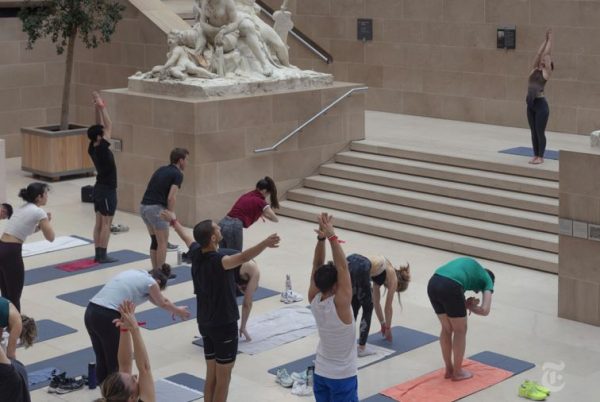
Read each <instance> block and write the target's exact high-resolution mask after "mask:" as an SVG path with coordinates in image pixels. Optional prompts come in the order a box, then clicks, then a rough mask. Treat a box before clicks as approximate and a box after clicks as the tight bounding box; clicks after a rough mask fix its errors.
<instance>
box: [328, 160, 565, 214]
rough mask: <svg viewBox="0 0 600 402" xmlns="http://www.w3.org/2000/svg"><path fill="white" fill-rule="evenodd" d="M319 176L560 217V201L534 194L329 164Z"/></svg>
mask: <svg viewBox="0 0 600 402" xmlns="http://www.w3.org/2000/svg"><path fill="white" fill-rule="evenodd" d="M319 173H320V174H322V175H325V176H333V177H339V178H343V179H349V180H356V181H361V182H365V183H371V184H378V185H383V186H389V187H393V188H401V189H407V190H412V191H418V192H422V193H428V194H436V195H440V196H445V197H451V198H457V199H463V200H469V201H475V202H481V203H484V204H491V205H499V206H504V207H509V208H515V209H521V210H525V211H533V212H539V213H544V214H551V215H558V200H557V199H555V198H551V197H544V196H539V195H533V194H525V193H519V192H514V191H509V190H502V189H494V188H489V187H481V186H475V185H472V184H465V183H456V182H449V181H445V180H440V179H433V178H428V177H420V176H413V175H408V174H404V173H396V172H389V171H383V170H378V169H372V168H367V167H360V166H353V165H346V164H341V163H328V164H325V165H322V166H321V168H320V169H319Z"/></svg>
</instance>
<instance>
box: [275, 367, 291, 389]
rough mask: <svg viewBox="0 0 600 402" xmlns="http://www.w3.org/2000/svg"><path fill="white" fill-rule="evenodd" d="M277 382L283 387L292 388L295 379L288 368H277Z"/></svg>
mask: <svg viewBox="0 0 600 402" xmlns="http://www.w3.org/2000/svg"><path fill="white" fill-rule="evenodd" d="M275 382H276V383H277V384H279V385H281V386H282V387H283V388H291V387H292V386H293V385H294V380H292V377H290V375H289V374H288V372H287V370H286V369H278V370H277V378H275Z"/></svg>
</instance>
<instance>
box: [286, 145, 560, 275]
mask: <svg viewBox="0 0 600 402" xmlns="http://www.w3.org/2000/svg"><path fill="white" fill-rule="evenodd" d="M318 173H319V174H318V175H316V176H311V177H308V178H306V179H304V183H303V187H301V188H297V189H294V190H290V191H289V192H288V193H287V197H286V198H287V199H286V200H285V201H283V202H282V203H281V210H280V211H279V214H281V215H285V216H290V217H294V218H299V219H304V220H310V221H314V220H315V217H316V215H317V214H318V213H320V212H321V211H323V210H327V211H330V212H332V213H333V214H334V216H335V217H336V223H337V225H338V226H339V227H342V228H345V229H350V230H355V231H359V232H365V233H370V234H375V235H379V236H384V237H389V238H392V239H396V240H400V241H404V242H409V243H415V244H420V245H423V246H428V247H433V248H438V249H442V250H448V251H452V252H454V253H458V254H464V255H471V256H474V257H481V258H486V259H490V260H495V261H501V262H505V263H508V264H512V265H517V266H523V267H527V268H533V269H537V270H542V271H547V272H552V273H557V271H558V235H557V233H558V218H557V215H558V173H557V172H551V171H547V170H540V169H536V168H534V167H529V166H515V165H508V164H503V163H499V162H487V161H484V160H477V159H470V158H464V157H454V156H451V155H444V154H439V153H430V152H425V151H423V150H419V149H417V148H410V147H399V146H396V145H389V144H384V143H377V142H373V141H368V140H363V141H358V142H354V143H352V145H351V147H350V150H349V151H344V152H340V153H338V154H337V155H336V157H335V159H334V161H333V162H331V163H327V164H325V165H323V166H321V167H320V169H319V172H318Z"/></svg>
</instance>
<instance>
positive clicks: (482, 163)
mask: <svg viewBox="0 0 600 402" xmlns="http://www.w3.org/2000/svg"><path fill="white" fill-rule="evenodd" d="M351 149H352V150H353V151H360V152H367V153H373V154H378V155H385V156H393V157H397V158H404V159H413V160H418V161H427V162H433V163H439V164H443V165H449V166H460V167H464V168H471V169H478V170H485V171H491V172H499V173H505V174H511V175H517V176H523V177H534V178H538V179H544V180H551V181H558V172H557V171H551V170H545V169H543V167H542V166H539V165H536V166H533V165H528V164H523V165H515V164H513V163H510V164H509V163H501V162H498V161H489V160H485V159H482V158H480V159H478V158H477V157H476V156H469V157H468V158H467V157H461V156H457V155H456V154H451V153H444V150H443V149H442V150H439V149H436V148H435V147H432V150H431V151H423V148H418V147H412V146H410V145H402V146H401V147H400V146H397V145H394V144H389V143H385V142H378V141H371V140H361V141H354V142H353V143H352V145H351Z"/></svg>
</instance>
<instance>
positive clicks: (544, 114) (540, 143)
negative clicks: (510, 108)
mask: <svg viewBox="0 0 600 402" xmlns="http://www.w3.org/2000/svg"><path fill="white" fill-rule="evenodd" d="M548 117H550V108H549V107H548V102H546V98H535V99H534V100H533V102H531V103H528V105H527V121H528V122H529V128H530V129H531V143H532V144H533V154H534V155H535V156H539V157H540V158H543V157H544V152H545V151H546V124H548Z"/></svg>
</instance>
